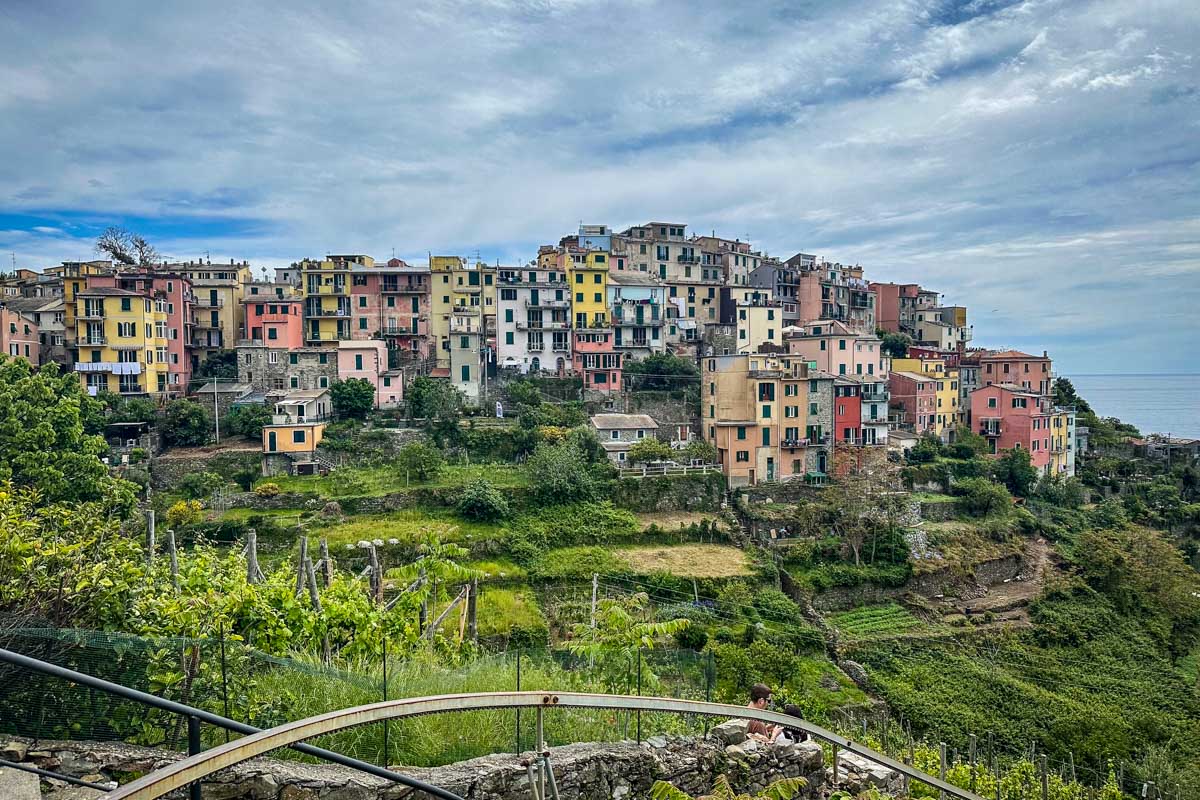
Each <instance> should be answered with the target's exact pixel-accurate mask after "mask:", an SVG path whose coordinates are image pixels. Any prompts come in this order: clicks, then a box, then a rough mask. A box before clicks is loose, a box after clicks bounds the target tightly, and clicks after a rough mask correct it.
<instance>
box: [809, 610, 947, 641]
mask: <svg viewBox="0 0 1200 800" xmlns="http://www.w3.org/2000/svg"><path fill="white" fill-rule="evenodd" d="M829 624H830V625H832V626H833V627H834V628H836V629H837V631H838V633H839V634H841V636H842V638H843V639H846V640H848V641H865V640H871V639H883V638H888V637H892V636H901V635H904V634H908V633H912V632H914V631H915V630H917V629H919V628H923V629H925V630H928V626H927V623H925V622H922V621H921V620H919V619H917V618H916V617H915V616H913V615H912V613H910V612H909V611H908V610H907V609H906V608H904V607H903V606H900V605H897V604H896V603H888V604H886V605H881V606H864V607H863V608H856V609H854V610H853V611H844V612H842V613H839V614H832V615H830V617H829Z"/></svg>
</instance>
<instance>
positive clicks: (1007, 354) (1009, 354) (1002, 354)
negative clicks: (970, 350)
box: [981, 350, 1050, 361]
mask: <svg viewBox="0 0 1200 800" xmlns="http://www.w3.org/2000/svg"><path fill="white" fill-rule="evenodd" d="M981 358H1029V359H1036V360H1038V361H1049V360H1050V359H1049V358H1046V357H1045V356H1031V355H1029V353H1022V352H1021V351H1020V350H999V351H995V352H991V353H987V354H986V355H983V356H981Z"/></svg>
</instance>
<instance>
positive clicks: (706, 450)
mask: <svg viewBox="0 0 1200 800" xmlns="http://www.w3.org/2000/svg"><path fill="white" fill-rule="evenodd" d="M683 457H684V458H686V459H687V460H688V461H703V462H704V463H706V464H715V463H717V448H716V447H714V446H712V445H711V444H709V443H708V442H706V441H704V440H703V439H692V440H691V441H690V442H688V443H687V446H686V447H684V448H683Z"/></svg>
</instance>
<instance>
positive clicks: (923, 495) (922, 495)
mask: <svg viewBox="0 0 1200 800" xmlns="http://www.w3.org/2000/svg"><path fill="white" fill-rule="evenodd" d="M911 496H912V499H913V500H916V501H917V502H919V503H953V502H954V498H953V497H951V496H950V495H948V494H934V493H933V492H913V493H912V495H911Z"/></svg>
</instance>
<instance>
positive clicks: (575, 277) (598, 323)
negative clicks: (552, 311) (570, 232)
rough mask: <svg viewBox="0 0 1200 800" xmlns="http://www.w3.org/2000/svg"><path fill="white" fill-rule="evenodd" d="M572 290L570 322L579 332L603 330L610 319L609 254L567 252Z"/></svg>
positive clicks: (588, 251) (565, 256) (593, 251)
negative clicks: (593, 329)
mask: <svg viewBox="0 0 1200 800" xmlns="http://www.w3.org/2000/svg"><path fill="white" fill-rule="evenodd" d="M564 259H565V261H566V265H565V266H566V270H567V285H568V286H570V288H571V319H572V322H573V325H574V327H575V328H576V330H578V329H580V328H602V327H605V326H607V325H608V324H609V317H608V253H606V252H604V251H602V250H568V251H567V252H566V253H564Z"/></svg>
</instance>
